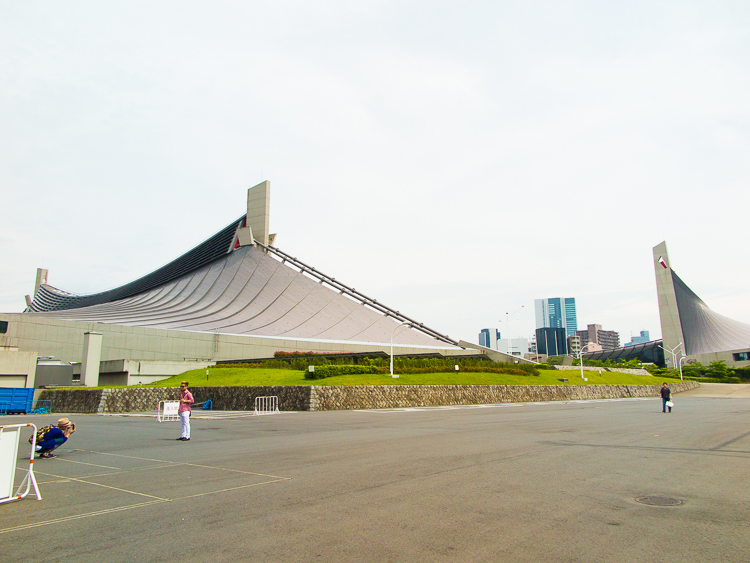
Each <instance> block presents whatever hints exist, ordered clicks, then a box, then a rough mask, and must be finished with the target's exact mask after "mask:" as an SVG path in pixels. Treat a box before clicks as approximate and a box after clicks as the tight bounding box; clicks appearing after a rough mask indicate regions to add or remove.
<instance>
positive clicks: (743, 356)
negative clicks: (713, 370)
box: [732, 352, 750, 362]
mask: <svg viewBox="0 0 750 563" xmlns="http://www.w3.org/2000/svg"><path fill="white" fill-rule="evenodd" d="M732 355H733V356H734V361H735V362H747V361H748V360H750V352H739V353H736V354H732Z"/></svg>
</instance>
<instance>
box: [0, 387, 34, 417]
mask: <svg viewBox="0 0 750 563" xmlns="http://www.w3.org/2000/svg"><path fill="white" fill-rule="evenodd" d="M33 402H34V388H33V387H0V403H5V404H6V405H7V414H17V413H20V414H27V413H28V412H29V411H30V410H31V405H32V403H33Z"/></svg>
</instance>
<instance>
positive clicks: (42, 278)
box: [34, 268, 47, 297]
mask: <svg viewBox="0 0 750 563" xmlns="http://www.w3.org/2000/svg"><path fill="white" fill-rule="evenodd" d="M43 284H44V285H47V270H45V269H44V268H37V269H36V285H35V286H34V297H36V294H37V293H39V288H40V287H41V286H42V285H43Z"/></svg>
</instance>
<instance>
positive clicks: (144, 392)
mask: <svg viewBox="0 0 750 563" xmlns="http://www.w3.org/2000/svg"><path fill="white" fill-rule="evenodd" d="M699 385H700V384H699V383H697V382H696V381H685V382H681V383H673V384H671V386H670V388H671V389H672V392H674V393H679V392H680V391H687V390H688V389H694V388H695V387H698V386H699ZM190 391H191V392H192V393H193V397H195V400H196V402H203V401H206V400H209V399H210V400H211V402H212V403H213V408H214V410H227V411H234V410H237V411H251V410H253V409H254V408H255V397H262V396H269V395H276V396H277V397H278V398H279V409H280V410H283V411H325V410H348V409H385V408H397V407H425V406H443V405H482V404H494V403H527V402H537V401H570V400H585V399H618V398H627V397H658V396H659V385H346V386H343V385H341V386H333V385H330V386H329V385H323V386H277V387H271V386H269V387H192V388H191V389H190ZM179 394H180V390H179V389H177V388H175V387H147V388H130V389H80V390H53V389H49V390H45V391H44V392H43V393H42V394H41V396H40V397H39V398H40V399H41V400H48V401H52V410H53V412H71V413H72V412H79V413H100V414H101V413H119V412H143V411H153V410H156V409H157V406H158V404H159V401H170V400H172V401H174V400H177V399H178V398H179Z"/></svg>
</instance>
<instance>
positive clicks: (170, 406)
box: [156, 401, 180, 422]
mask: <svg viewBox="0 0 750 563" xmlns="http://www.w3.org/2000/svg"><path fill="white" fill-rule="evenodd" d="M179 408H180V401H159V410H158V411H157V412H156V419H157V420H158V421H159V422H177V421H178V420H180V413H178V412H177V411H178V410H179Z"/></svg>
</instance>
